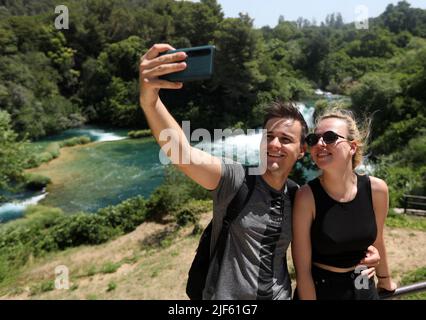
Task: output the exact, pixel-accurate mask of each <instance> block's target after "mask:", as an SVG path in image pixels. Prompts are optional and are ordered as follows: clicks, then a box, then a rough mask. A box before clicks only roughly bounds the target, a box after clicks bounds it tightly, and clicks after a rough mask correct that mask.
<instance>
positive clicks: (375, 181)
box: [369, 176, 388, 193]
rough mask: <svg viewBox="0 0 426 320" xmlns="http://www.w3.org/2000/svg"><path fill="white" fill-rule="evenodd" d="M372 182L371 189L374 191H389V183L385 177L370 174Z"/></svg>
mask: <svg viewBox="0 0 426 320" xmlns="http://www.w3.org/2000/svg"><path fill="white" fill-rule="evenodd" d="M369 178H370V183H371V191H372V192H373V193H387V192H388V185H387V184H386V182H385V181H384V180H383V179H380V178H377V177H373V176H369Z"/></svg>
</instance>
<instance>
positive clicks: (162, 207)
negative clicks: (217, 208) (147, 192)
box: [146, 166, 210, 218]
mask: <svg viewBox="0 0 426 320" xmlns="http://www.w3.org/2000/svg"><path fill="white" fill-rule="evenodd" d="M209 198H210V197H209V192H208V191H207V190H205V189H204V188H202V187H201V186H199V185H198V184H196V183H195V182H193V181H192V180H190V179H189V178H188V177H186V176H185V175H184V174H183V173H181V172H180V171H177V170H176V169H175V168H174V167H172V166H170V167H168V168H167V169H166V178H165V182H164V183H163V185H161V186H160V187H158V188H157V189H156V190H155V191H154V192H153V193H152V195H151V197H150V198H149V200H148V203H147V206H146V207H147V214H148V216H149V217H157V218H163V217H164V216H166V215H173V214H175V213H176V212H177V210H179V208H181V207H182V206H183V205H184V204H185V203H187V202H188V201H189V200H190V199H195V200H202V199H209Z"/></svg>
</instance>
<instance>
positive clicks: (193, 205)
mask: <svg viewBox="0 0 426 320" xmlns="http://www.w3.org/2000/svg"><path fill="white" fill-rule="evenodd" d="M212 209H213V203H212V201H211V200H191V201H189V202H187V203H186V204H184V205H183V206H182V207H181V208H180V209H179V210H178V211H177V212H176V223H177V224H178V225H179V226H182V227H183V226H185V225H187V224H188V223H192V224H197V223H198V222H199V220H200V214H201V213H204V212H208V211H211V210H212Z"/></svg>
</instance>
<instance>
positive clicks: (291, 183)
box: [287, 179, 299, 207]
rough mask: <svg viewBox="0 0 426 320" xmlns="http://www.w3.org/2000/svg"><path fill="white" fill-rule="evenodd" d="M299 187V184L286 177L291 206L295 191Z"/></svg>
mask: <svg viewBox="0 0 426 320" xmlns="http://www.w3.org/2000/svg"><path fill="white" fill-rule="evenodd" d="M298 189H299V185H298V184H297V183H296V182H294V181H293V180H291V179H287V192H288V195H289V196H290V200H291V206H292V207H293V205H294V198H295V197H296V192H297V190H298Z"/></svg>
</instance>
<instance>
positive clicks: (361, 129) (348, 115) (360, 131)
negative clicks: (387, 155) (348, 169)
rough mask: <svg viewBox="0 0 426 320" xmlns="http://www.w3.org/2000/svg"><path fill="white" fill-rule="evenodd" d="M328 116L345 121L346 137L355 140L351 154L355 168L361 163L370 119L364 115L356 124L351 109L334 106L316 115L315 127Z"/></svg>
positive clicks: (365, 147)
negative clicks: (354, 148)
mask: <svg viewBox="0 0 426 320" xmlns="http://www.w3.org/2000/svg"><path fill="white" fill-rule="evenodd" d="M329 118H336V119H341V120H343V121H344V122H345V123H346V126H347V128H348V137H347V139H348V140H349V141H351V142H355V144H356V146H357V149H356V152H355V153H354V155H353V156H352V169H355V168H356V167H358V166H359V165H360V164H361V163H362V158H363V155H364V152H365V151H366V149H367V140H368V137H369V135H370V125H371V121H372V119H371V118H368V117H365V119H364V120H363V121H362V122H361V123H360V124H358V123H357V120H356V118H355V115H354V113H353V112H352V111H350V110H348V109H344V108H342V107H341V106H334V107H331V108H327V109H325V110H324V111H323V112H322V113H321V114H319V115H318V116H317V117H316V119H315V128H316V127H318V125H319V123H320V122H321V121H322V120H324V119H329Z"/></svg>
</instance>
